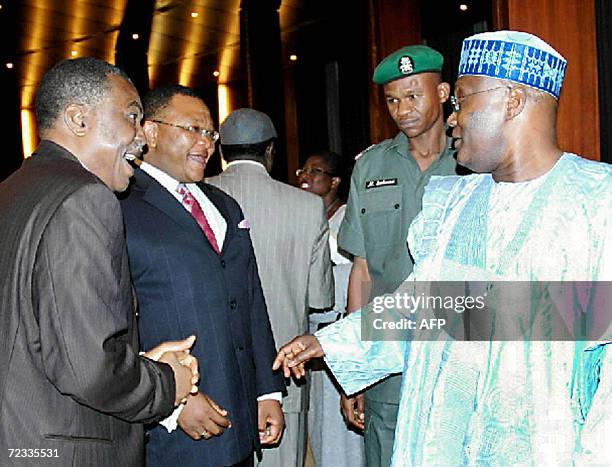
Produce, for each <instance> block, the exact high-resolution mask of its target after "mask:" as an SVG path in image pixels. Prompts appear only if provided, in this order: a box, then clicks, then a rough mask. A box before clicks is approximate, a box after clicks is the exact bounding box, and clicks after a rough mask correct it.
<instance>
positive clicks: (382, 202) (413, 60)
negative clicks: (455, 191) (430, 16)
mask: <svg viewBox="0 0 612 467" xmlns="http://www.w3.org/2000/svg"><path fill="white" fill-rule="evenodd" d="M442 64H443V57H442V55H441V54H440V53H438V52H437V51H435V50H433V49H431V48H430V47H427V46H424V45H414V46H408V47H403V48H401V49H399V50H397V51H395V52H393V53H392V54H391V55H389V56H388V57H386V58H385V59H384V60H383V61H382V62H380V64H379V65H378V66H377V67H376V70H375V71H374V76H373V81H374V82H375V83H376V84H379V85H382V86H384V91H385V98H386V102H387V108H388V110H389V113H390V115H391V117H392V118H393V120H394V121H395V123H396V124H397V127H398V129H399V133H398V134H397V136H395V138H393V139H388V140H385V141H383V142H382V143H379V144H376V145H374V146H371V147H370V148H368V149H366V150H365V151H364V152H363V153H361V155H360V156H359V157H358V160H357V163H356V165H355V169H354V171H353V175H352V178H351V191H350V195H349V199H348V204H347V208H346V216H345V218H344V221H343V223H342V226H341V228H340V234H339V242H338V244H339V247H340V248H341V249H343V250H345V251H347V252H349V253H351V254H352V255H354V257H355V258H354V263H353V267H352V270H351V275H350V278H349V291H348V307H347V308H348V311H349V312H351V311H354V310H357V309H359V308H361V306H362V305H365V304H366V303H368V302H369V301H370V298H371V297H374V296H376V295H380V294H383V293H390V292H393V291H394V290H395V289H396V288H397V287H398V285H399V284H400V283H401V282H402V281H403V280H404V279H405V278H406V277H408V275H409V274H410V273H411V272H412V260H411V257H410V253H409V250H408V245H407V244H406V238H407V236H408V227H410V223H411V222H412V220H413V219H414V218H415V216H416V215H417V214H418V212H419V211H420V210H421V198H422V197H423V190H424V188H425V185H427V182H428V181H429V178H430V177H431V176H432V175H451V174H455V173H456V167H457V165H456V162H455V159H454V157H453V152H454V151H453V150H452V149H451V139H450V138H448V137H447V136H446V131H445V126H444V115H443V109H442V105H443V104H444V102H446V100H447V99H448V98H449V95H450V85H449V84H448V83H445V82H443V81H442V78H441V74H440V73H441V70H442ZM400 383H401V375H396V376H392V377H390V378H388V379H386V380H384V381H383V382H381V383H378V384H376V385H374V386H373V387H372V388H370V389H368V390H367V391H366V393H365V397H364V396H363V395H358V396H355V397H351V398H347V397H343V399H342V410H343V413H344V416H345V418H346V420H347V422H348V423H349V424H350V425H352V426H354V427H357V428H360V429H365V443H366V461H367V465H368V467H378V466H380V467H388V466H389V464H390V463H391V454H392V450H393V438H394V431H395V424H396V419H397V410H398V404H399V397H400ZM364 399H365V404H364ZM364 405H365V410H364Z"/></svg>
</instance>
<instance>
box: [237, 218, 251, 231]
mask: <svg viewBox="0 0 612 467" xmlns="http://www.w3.org/2000/svg"><path fill="white" fill-rule="evenodd" d="M238 228H239V229H250V228H251V223H250V222H249V220H248V219H242V220H241V221H240V222H238Z"/></svg>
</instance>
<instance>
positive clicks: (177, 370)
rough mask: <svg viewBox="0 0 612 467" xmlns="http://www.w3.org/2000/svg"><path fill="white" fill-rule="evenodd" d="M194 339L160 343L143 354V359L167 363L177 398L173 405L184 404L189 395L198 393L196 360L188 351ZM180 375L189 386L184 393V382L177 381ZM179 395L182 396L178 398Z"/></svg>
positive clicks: (192, 337)
mask: <svg viewBox="0 0 612 467" xmlns="http://www.w3.org/2000/svg"><path fill="white" fill-rule="evenodd" d="M195 339H196V338H195V336H190V337H188V338H187V339H183V340H182V341H168V342H162V343H161V344H159V345H158V346H156V347H154V348H152V349H151V350H149V351H148V352H145V354H144V356H145V357H147V358H150V359H151V360H155V361H160V362H163V363H167V364H168V365H170V367H171V368H172V370H173V371H174V380H175V383H176V397H177V399H176V400H175V405H178V404H180V403H181V402H185V400H186V397H187V395H188V394H189V393H191V394H195V393H196V392H198V386H197V384H198V381H199V379H200V373H199V371H198V360H197V359H196V358H195V357H194V356H193V355H191V354H190V353H189V349H190V348H191V346H193V343H194V342H195ZM181 366H182V368H181ZM186 370H188V371H189V373H187V372H186ZM181 375H183V378H184V377H185V375H188V376H189V384H188V386H187V387H188V388H190V389H188V390H187V392H184V388H185V385H184V382H183V381H179V379H180V378H181ZM180 394H183V396H182V397H181V398H178V396H179V395H180Z"/></svg>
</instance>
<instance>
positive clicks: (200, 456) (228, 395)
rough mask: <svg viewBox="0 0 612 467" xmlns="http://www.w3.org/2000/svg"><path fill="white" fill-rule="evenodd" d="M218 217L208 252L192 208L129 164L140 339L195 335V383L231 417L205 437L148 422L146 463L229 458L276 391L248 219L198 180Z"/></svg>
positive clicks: (242, 450)
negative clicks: (220, 238) (215, 241)
mask: <svg viewBox="0 0 612 467" xmlns="http://www.w3.org/2000/svg"><path fill="white" fill-rule="evenodd" d="M200 188H201V189H202V190H203V191H204V193H205V194H206V196H207V197H208V198H209V199H210V200H211V201H212V202H213V203H214V205H215V206H216V207H217V209H218V210H219V212H220V213H221V214H222V215H223V217H224V218H225V220H226V222H227V233H226V236H225V241H224V243H223V248H222V251H221V255H217V253H215V252H214V250H213V249H212V247H211V245H210V243H209V242H208V240H207V239H206V237H205V235H204V234H203V232H202V230H201V229H200V227H199V226H198V224H197V223H196V221H195V220H194V219H193V217H192V216H191V214H190V213H189V212H187V210H186V209H185V208H184V207H183V206H182V205H181V203H180V202H179V201H177V200H176V199H175V198H174V197H173V196H172V195H171V194H170V193H169V192H168V191H167V190H166V189H165V188H164V187H162V186H161V185H160V184H159V183H158V182H157V181H155V180H154V179H153V178H151V177H150V176H149V175H147V174H146V173H145V172H143V171H140V170H137V172H136V175H135V184H134V185H133V186H132V188H131V190H130V191H129V193H128V196H127V197H126V198H125V199H124V200H122V202H121V208H122V210H123V216H124V221H125V227H126V234H127V242H128V253H129V257H130V268H131V271H132V279H133V281H134V286H135V289H136V294H137V296H138V302H139V314H140V319H139V327H140V332H141V339H142V344H143V345H144V346H145V347H146V346H147V345H148V344H149V343H150V342H158V341H159V340H160V339H170V340H175V339H179V338H183V337H185V336H188V335H190V334H195V335H197V341H196V343H195V347H194V349H193V354H194V355H195V356H196V357H197V358H198V360H199V362H200V373H201V375H202V381H201V383H200V390H201V391H202V392H203V393H205V394H208V395H209V396H211V397H212V398H213V399H214V400H215V401H217V402H218V403H219V404H220V405H221V407H223V408H225V409H227V410H228V412H229V418H230V420H231V422H232V427H231V428H230V429H228V430H226V431H225V433H224V434H223V435H222V436H220V437H216V438H211V439H209V440H207V441H193V440H192V439H191V438H189V437H188V436H187V435H186V434H185V433H184V432H183V431H182V430H180V429H178V430H176V431H175V432H173V433H171V434H168V433H167V432H166V430H165V428H163V427H161V426H156V427H153V428H152V429H151V431H150V439H149V442H148V443H147V446H146V456H147V465H150V466H168V465H180V466H181V467H187V466H220V465H231V464H234V463H237V462H239V461H240V460H242V459H244V458H245V457H247V456H249V455H250V454H251V453H252V452H253V450H254V449H257V448H258V447H259V437H258V430H257V400H256V399H257V396H259V395H262V394H267V393H271V392H275V391H284V382H283V379H282V377H281V376H280V375H278V374H277V375H274V374H273V373H272V369H271V367H272V361H273V360H274V357H275V355H276V352H275V345H274V339H273V337H272V332H271V329H270V322H269V320H268V314H267V311H266V305H265V301H264V298H263V293H262V290H261V285H260V282H259V276H258V274H257V264H256V261H255V256H254V253H253V247H252V244H251V238H250V236H249V231H248V229H241V228H238V223H239V222H240V221H241V220H242V219H243V215H242V211H241V210H240V207H239V206H238V204H237V203H236V202H235V201H234V200H233V199H232V198H230V197H229V196H228V195H226V194H225V193H223V192H222V191H221V190H219V189H217V188H215V187H212V186H210V185H206V184H201V185H200Z"/></svg>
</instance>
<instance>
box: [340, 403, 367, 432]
mask: <svg viewBox="0 0 612 467" xmlns="http://www.w3.org/2000/svg"><path fill="white" fill-rule="evenodd" d="M340 408H341V409H342V415H344V419H345V420H346V423H347V424H348V425H349V426H351V427H353V428H357V429H359V430H361V431H363V429H364V428H365V414H364V412H363V408H364V399H363V394H357V395H356V396H354V397H347V396H345V395H344V394H341V395H340Z"/></svg>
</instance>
